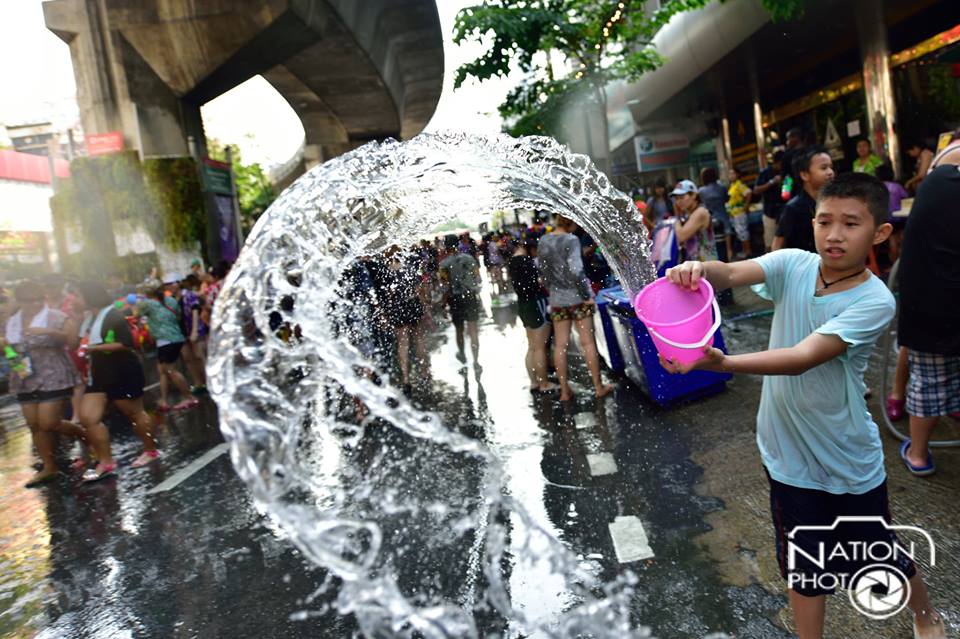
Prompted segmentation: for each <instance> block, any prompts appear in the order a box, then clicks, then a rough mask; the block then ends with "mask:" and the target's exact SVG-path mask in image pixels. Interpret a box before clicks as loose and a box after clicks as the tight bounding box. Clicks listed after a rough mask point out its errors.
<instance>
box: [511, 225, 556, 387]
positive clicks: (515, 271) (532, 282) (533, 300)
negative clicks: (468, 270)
mask: <svg viewBox="0 0 960 639" xmlns="http://www.w3.org/2000/svg"><path fill="white" fill-rule="evenodd" d="M536 250H537V240H536V238H528V239H526V240H524V241H523V242H522V243H520V244H518V245H517V247H516V250H515V251H514V253H513V256H512V257H511V258H510V262H509V263H508V265H507V273H508V274H509V276H510V283H511V284H513V290H514V291H516V293H517V311H518V314H519V315H520V321H521V322H523V327H524V329H526V332H527V356H526V359H525V360H524V363H525V364H526V367H527V375H528V376H529V377H530V392H541V393H542V392H547V391H551V390H556V388H557V386H556V385H555V384H551V383H550V382H549V381H547V341H548V340H549V339H550V327H551V324H550V319H549V315H548V314H547V295H546V291H545V290H544V288H543V284H542V283H541V282H540V270H539V269H538V268H537V263H536V260H535V258H534V257H533V254H534V253H535V252H536Z"/></svg>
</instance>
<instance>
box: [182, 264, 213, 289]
mask: <svg viewBox="0 0 960 639" xmlns="http://www.w3.org/2000/svg"><path fill="white" fill-rule="evenodd" d="M190 275H193V276H195V277H196V278H197V279H198V280H200V283H201V284H203V285H206V284H209V283H211V282H213V277H212V276H211V275H210V274H209V273H207V272H206V271H205V270H203V262H201V261H200V259H199V258H197V259H194V260H193V261H192V262H190ZM188 277H189V276H188Z"/></svg>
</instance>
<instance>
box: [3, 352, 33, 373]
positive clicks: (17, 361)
mask: <svg viewBox="0 0 960 639" xmlns="http://www.w3.org/2000/svg"><path fill="white" fill-rule="evenodd" d="M3 355H4V357H6V358H7V360H8V361H9V363H10V370H12V371H13V372H14V373H16V374H17V375H18V376H19V377H20V379H26V378H28V377H30V375H32V374H33V367H32V366H31V365H30V358H29V357H26V356H24V357H20V354H19V353H17V351H16V350H14V348H13V347H12V346H10V345H9V344H8V345H7V346H6V347H5V348H4V349H3Z"/></svg>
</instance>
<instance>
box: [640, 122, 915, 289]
mask: <svg viewBox="0 0 960 639" xmlns="http://www.w3.org/2000/svg"><path fill="white" fill-rule="evenodd" d="M856 148H857V158H856V159H855V160H854V161H853V171H854V172H855V173H865V174H867V175H873V176H875V177H877V178H879V179H881V180H882V181H883V182H884V185H885V186H886V188H887V190H888V191H889V194H890V203H889V215H888V222H889V223H890V224H891V225H892V226H893V232H892V233H891V235H890V237H889V239H887V240H886V241H885V242H884V243H883V244H881V245H880V246H877V247H875V250H874V252H873V253H872V254H871V268H872V270H874V271H875V272H877V273H879V272H880V271H881V270H887V269H889V267H890V266H892V265H893V264H894V263H895V262H896V261H897V258H898V257H899V255H900V244H901V241H902V237H903V229H904V227H905V225H906V217H905V216H900V215H894V214H895V213H897V212H898V211H900V209H901V208H902V202H903V200H904V199H906V198H908V197H909V196H910V194H911V193H915V192H916V189H917V187H918V186H919V185H920V184H921V182H922V180H923V176H924V175H925V174H926V172H927V170H928V169H929V167H930V164H931V162H932V158H933V153H932V150H931V149H930V148H929V145H927V144H923V145H921V144H916V145H913V146H911V147H910V148H909V149H908V155H910V156H911V157H913V158H915V159H916V161H917V165H916V167H915V170H914V171H913V173H912V174H911V177H910V178H909V179H907V180H905V182H904V183H900V182H898V181H896V180H895V179H894V172H893V168H892V166H891V165H890V163H889V162H888V161H886V160H884V159H883V158H881V157H880V156H879V155H877V154H876V153H874V151H873V148H872V145H871V143H870V141H869V140H868V139H865V138H864V139H861V140H859V141H858V142H857V147H856ZM834 174H835V167H834V163H833V159H832V156H831V153H830V150H829V149H827V148H825V147H822V146H817V145H815V144H805V143H804V135H803V133H802V131H800V130H799V129H792V130H790V131H789V132H788V133H787V136H786V145H785V148H783V149H781V150H777V151H776V152H775V153H773V155H772V156H771V157H770V158H769V162H768V165H767V166H765V167H763V168H762V169H761V170H760V171H759V173H757V175H756V179H755V180H754V182H753V184H752V185H748V184H747V183H746V181H745V180H744V178H745V176H744V173H743V171H741V170H740V169H739V168H738V167H736V166H734V167H732V168H731V169H730V172H729V176H728V177H729V179H728V182H727V184H726V185H724V184H721V182H720V179H719V175H718V172H717V170H716V169H714V168H713V167H706V168H704V169H703V170H702V171H701V172H700V184H699V185H698V184H696V183H694V182H693V181H692V180H683V181H681V182H679V183H678V184H677V185H676V188H674V189H673V190H670V189H668V188H667V185H666V183H665V182H664V181H663V180H660V181H658V182H656V183H655V184H654V185H653V186H652V187H650V188H649V189H647V188H636V189H634V190H633V197H634V200H635V201H636V204H637V208H638V209H639V210H640V213H641V215H642V219H643V223H644V225H645V226H646V227H647V229H648V230H649V231H650V233H651V236H652V237H654V239H655V240H656V239H657V237H658V236H659V237H660V238H661V239H660V241H659V242H657V241H655V246H656V247H657V249H660V246H661V244H662V242H672V241H673V237H674V235H673V234H674V233H675V240H676V243H677V251H676V252H675V253H674V254H673V255H672V256H671V259H670V260H669V261H670V262H671V263H673V262H677V261H683V260H686V259H700V260H709V259H714V256H717V257H719V258H720V259H722V260H724V261H727V262H730V261H734V260H738V259H748V258H750V257H753V256H754V255H756V254H758V253H763V252H769V251H772V250H776V249H780V248H802V249H804V250H807V251H813V250H814V242H813V234H812V231H811V225H810V224H809V222H808V220H810V219H811V218H812V217H813V211H814V207H815V202H816V198H817V194H818V193H819V191H820V189H821V188H822V187H823V186H824V185H825V184H826V183H827V182H829V181H830V180H831V179H832V178H833V177H834ZM648 192H649V193H648ZM690 195H694V196H695V197H694V198H692V199H693V200H695V203H694V202H693V201H691V198H690V197H689V196H690ZM751 205H758V206H757V207H755V208H760V209H761V210H762V217H761V218H760V220H762V223H761V222H760V221H758V222H756V223H754V224H751V222H750V215H749V213H750V210H751V208H754V207H752V206H751ZM707 215H709V217H707ZM754 228H755V229H756V232H754ZM656 252H658V254H659V255H664V253H663V251H662V250H658V251H656ZM660 266H661V267H662V268H661V273H663V272H664V271H665V268H666V261H661V262H660Z"/></svg>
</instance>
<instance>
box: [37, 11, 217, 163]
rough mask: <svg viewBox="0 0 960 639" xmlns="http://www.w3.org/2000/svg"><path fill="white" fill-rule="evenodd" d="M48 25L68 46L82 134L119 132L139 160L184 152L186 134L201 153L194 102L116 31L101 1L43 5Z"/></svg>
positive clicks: (204, 144) (201, 131) (183, 154)
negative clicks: (183, 96) (177, 91)
mask: <svg viewBox="0 0 960 639" xmlns="http://www.w3.org/2000/svg"><path fill="white" fill-rule="evenodd" d="M43 11H44V19H45V20H46V23H47V27H48V28H49V29H50V30H51V31H53V32H54V33H56V34H57V35H58V36H59V37H60V38H61V39H62V40H64V41H65V42H66V43H67V44H68V45H69V46H70V57H71V58H72V60H73V69H74V75H75V77H76V81H77V101H78V103H79V106H80V119H81V122H82V123H83V129H84V132H86V133H88V134H89V133H106V132H108V131H120V132H122V133H123V138H124V145H125V146H126V147H127V148H131V149H136V150H137V151H138V152H139V154H140V157H141V158H144V157H158V156H161V157H162V156H185V155H187V154H188V153H189V150H188V148H187V135H188V134H191V135H193V136H194V138H195V139H196V140H197V143H198V146H199V147H200V148H202V149H203V150H204V152H205V150H206V143H205V140H204V137H203V126H202V124H201V123H200V111H199V105H194V104H189V103H187V102H185V101H184V100H181V99H180V98H179V97H178V96H177V95H176V94H175V93H174V92H173V91H172V90H171V89H170V88H169V87H168V86H167V85H166V83H165V82H164V81H163V80H162V79H161V78H160V77H159V76H158V75H157V74H156V72H154V70H153V69H152V68H151V67H150V65H149V64H147V62H146V61H145V60H144V59H143V58H142V57H141V56H140V54H139V53H137V51H136V49H134V48H133V46H131V44H130V43H129V42H128V41H127V40H126V39H125V38H124V37H123V35H122V34H121V32H120V31H119V30H118V29H114V28H111V25H110V12H109V11H107V8H106V6H105V3H104V2H103V1H102V0H56V1H55V2H45V3H44V4H43Z"/></svg>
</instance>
